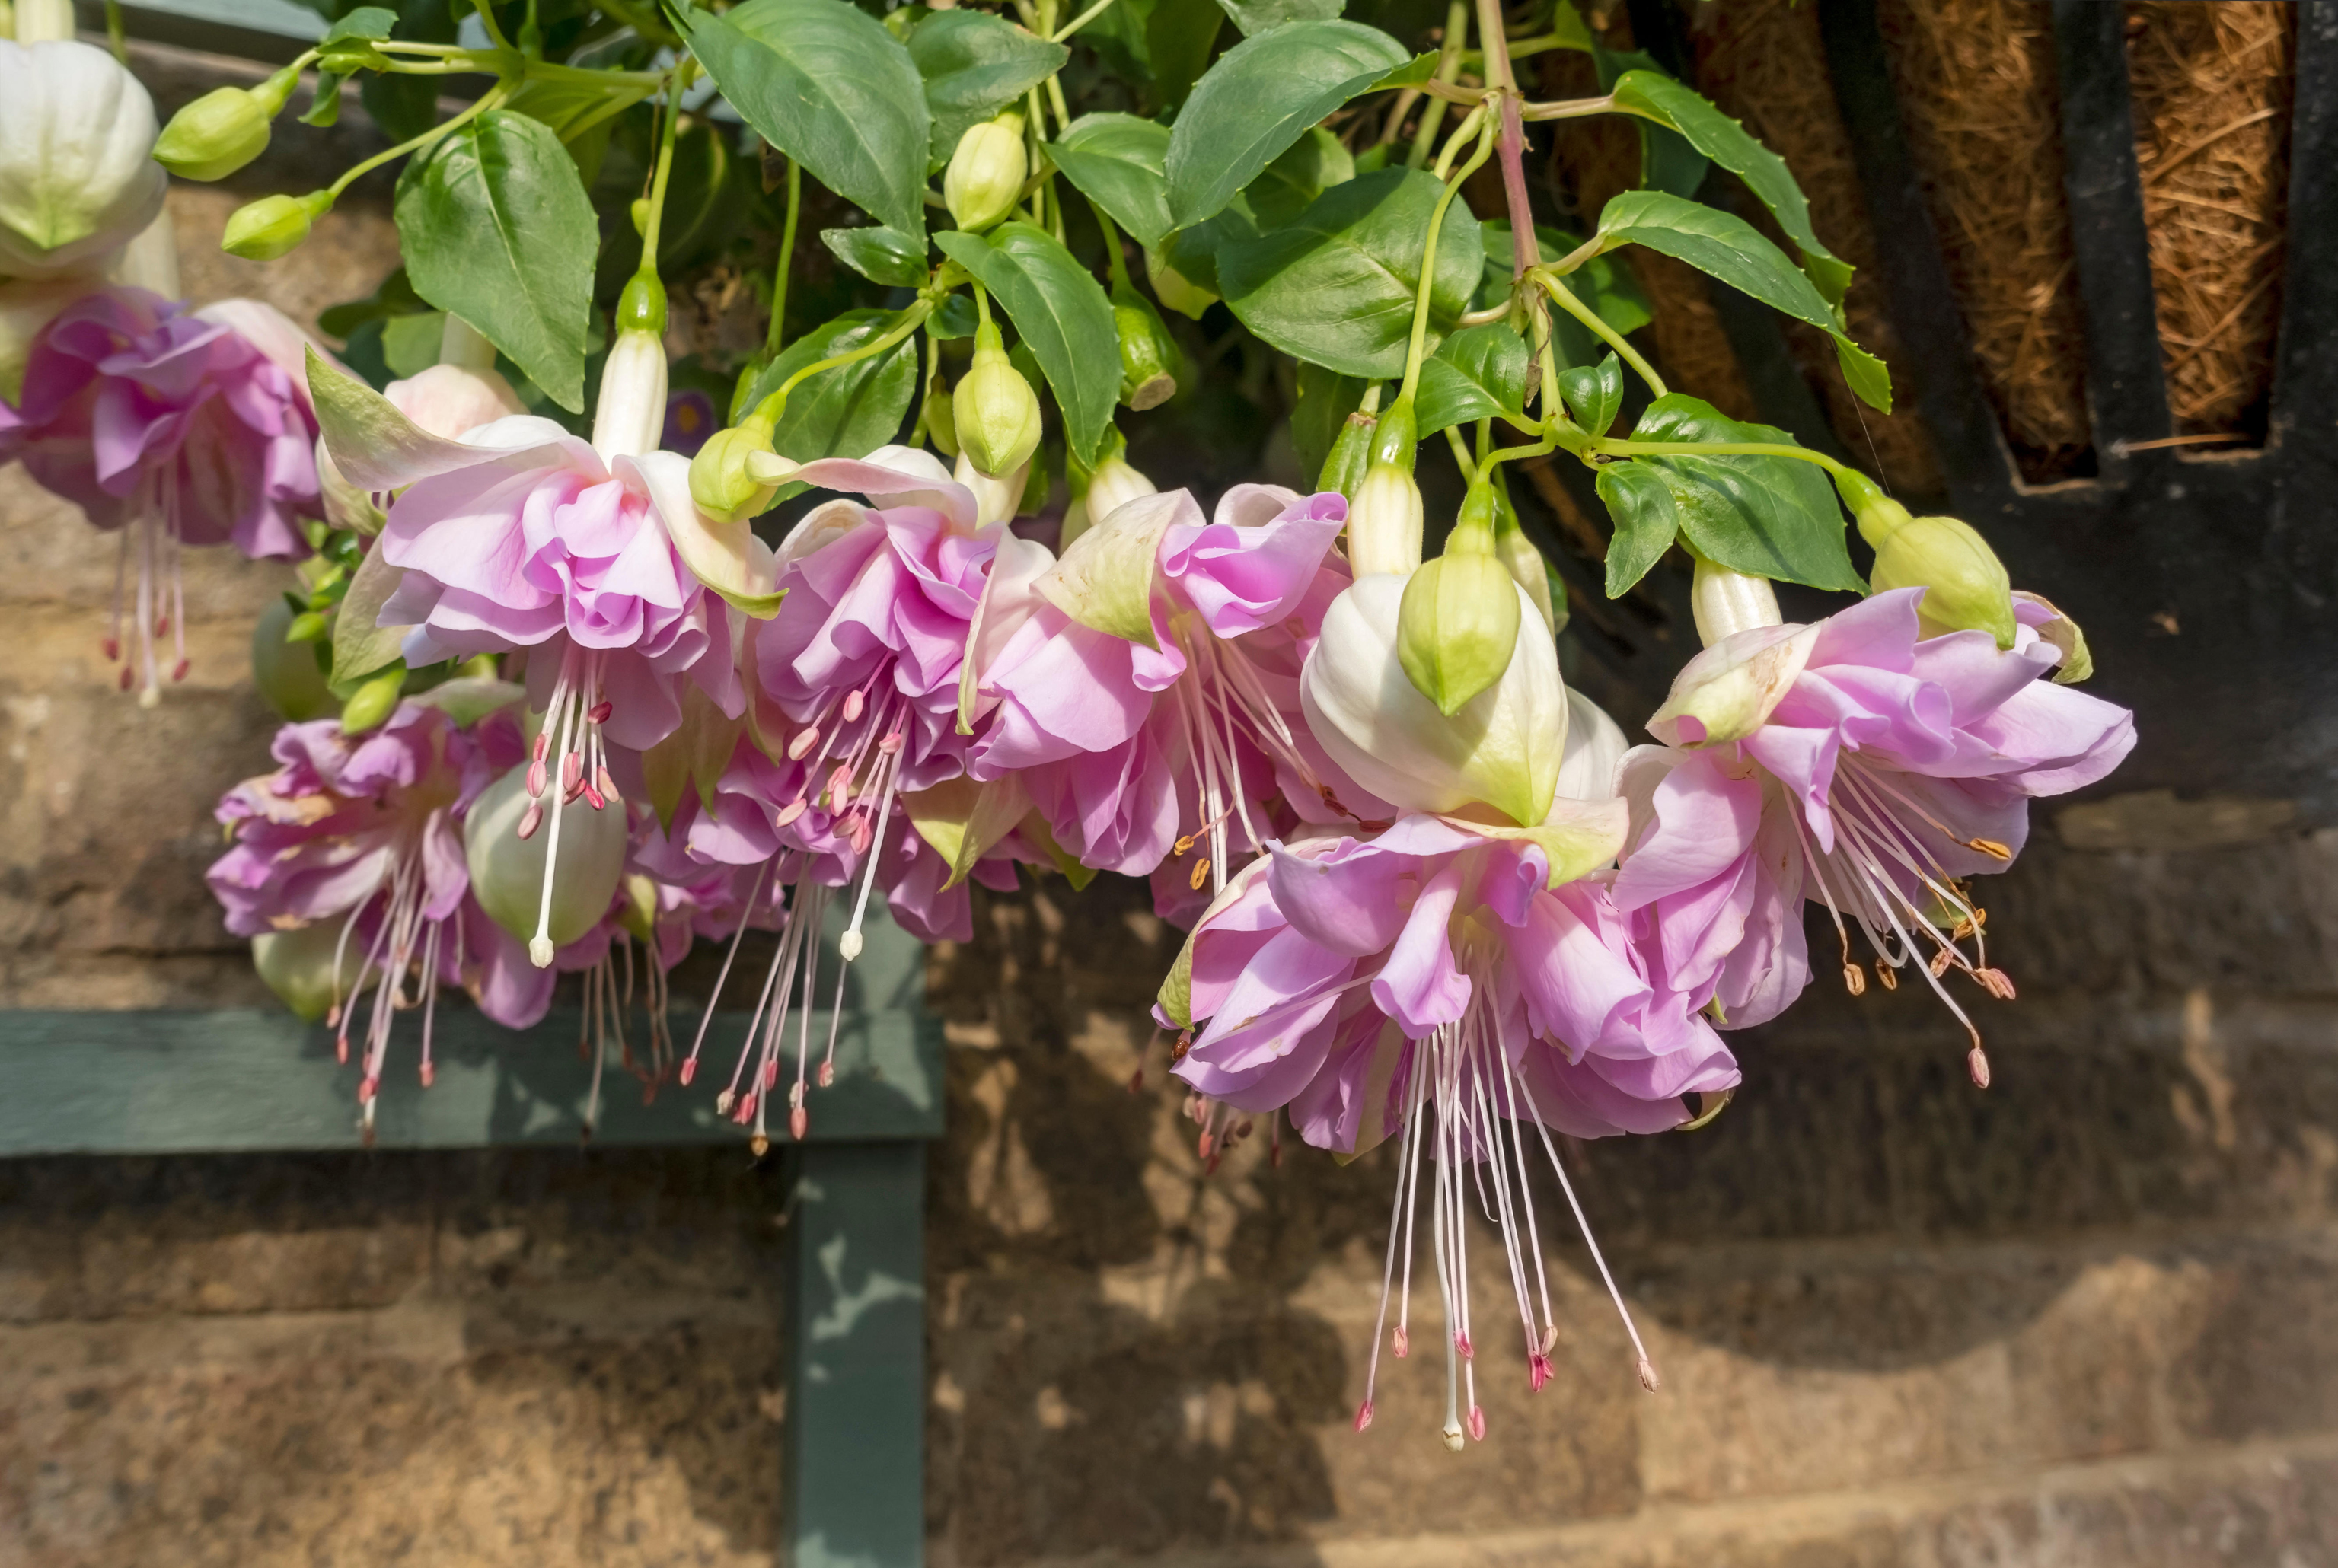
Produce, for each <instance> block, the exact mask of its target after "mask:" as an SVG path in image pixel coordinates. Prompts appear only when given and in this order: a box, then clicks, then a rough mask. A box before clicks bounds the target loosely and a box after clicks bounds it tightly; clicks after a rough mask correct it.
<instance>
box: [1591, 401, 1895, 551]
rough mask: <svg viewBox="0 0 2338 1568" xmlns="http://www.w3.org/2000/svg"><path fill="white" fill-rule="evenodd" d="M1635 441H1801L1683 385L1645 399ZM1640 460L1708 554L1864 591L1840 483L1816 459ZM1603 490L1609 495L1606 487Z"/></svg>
mask: <svg viewBox="0 0 2338 1568" xmlns="http://www.w3.org/2000/svg"><path fill="white" fill-rule="evenodd" d="M1632 439H1634V440H1635V441H1667V442H1671V441H1685V442H1698V443H1705V442H1716V443H1717V442H1763V443H1773V444H1775V445H1778V446H1793V445H1795V442H1794V438H1793V436H1789V435H1787V434H1786V432H1784V431H1783V430H1780V429H1777V428H1775V427H1773V426H1768V425H1745V424H1740V423H1739V422H1738V421H1736V420H1734V419H1731V418H1727V417H1724V416H1723V415H1722V414H1721V413H1719V412H1718V411H1716V410H1715V409H1714V407H1713V405H1711V404H1710V403H1705V402H1702V401H1700V400H1699V399H1697V398H1695V397H1685V396H1683V395H1682V394H1680V393H1678V392H1675V393H1673V394H1672V395H1670V396H1669V397H1659V398H1657V399H1656V400H1655V402H1654V403H1651V404H1650V405H1648V411H1647V412H1646V413H1645V414H1643V415H1642V416H1641V417H1640V423H1639V426H1638V427H1637V428H1636V429H1635V430H1634V431H1633V432H1632ZM1634 466H1645V467H1647V468H1649V469H1652V470H1654V471H1655V475H1656V476H1657V477H1658V478H1660V479H1661V480H1663V481H1664V485H1665V489H1666V490H1668V491H1669V492H1670V493H1671V495H1672V500H1673V505H1674V506H1675V509H1676V510H1677V511H1678V513H1679V515H1680V531H1681V533H1682V534H1684V535H1685V537H1686V538H1687V540H1688V542H1689V543H1690V544H1692V545H1694V546H1695V549H1696V552H1697V554H1700V555H1703V556H1704V558H1705V559H1706V560H1708V561H1714V562H1717V563H1719V564H1722V565H1724V566H1728V567H1733V568H1734V569H1735V570H1737V571H1740V572H1748V573H1753V575H1755V576H1759V577H1769V578H1773V579H1775V580H1777V581H1779V582H1782V583H1807V584H1808V585H1809V586H1811V587H1812V588H1838V589H1846V590H1849V591H1850V592H1852V593H1859V592H1862V591H1863V590H1864V588H1865V587H1866V584H1865V583H1862V582H1861V581H1860V577H1859V573H1857V572H1855V571H1853V570H1852V564H1851V557H1850V555H1849V554H1846V553H1845V551H1844V549H1843V543H1842V541H1843V516H1842V508H1841V507H1840V506H1839V505H1837V504H1836V501H1835V494H1834V486H1833V485H1831V484H1830V483H1828V481H1827V476H1826V472H1825V470H1823V469H1822V468H1821V467H1819V466H1818V465H1816V464H1815V463H1804V462H1802V461H1801V460H1799V459H1797V458H1793V457H1763V456H1714V457H1701V456H1665V457H1642V458H1637V459H1636V460H1635V462H1634ZM1603 477H1604V475H1603ZM1601 494H1602V495H1605V494H1606V486H1605V485H1603V486H1602V489H1601ZM1611 575H1612V573H1611Z"/></svg>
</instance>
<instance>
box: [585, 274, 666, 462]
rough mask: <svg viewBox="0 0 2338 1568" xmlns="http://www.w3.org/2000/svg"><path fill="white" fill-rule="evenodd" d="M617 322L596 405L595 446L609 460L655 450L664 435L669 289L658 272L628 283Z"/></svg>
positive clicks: (594, 416) (620, 304) (643, 275)
mask: <svg viewBox="0 0 2338 1568" xmlns="http://www.w3.org/2000/svg"><path fill="white" fill-rule="evenodd" d="M615 325H616V330H617V340H616V341H615V342H614V343H612V344H610V345H609V358H607V359H606V360H605V361H604V362H603V364H602V367H601V398H600V401H599V402H597V403H595V404H594V407H593V450H594V451H595V452H598V453H599V454H600V455H601V460H602V461H603V462H604V463H607V462H614V460H616V459H617V458H619V457H638V456H641V455H642V454H643V453H644V452H654V451H656V450H657V449H658V440H659V438H660V437H661V436H663V435H664V434H665V390H666V387H665V287H664V285H663V284H661V283H660V282H659V281H658V280H657V274H656V273H654V272H636V273H635V274H634V276H633V278H632V279H629V280H628V281H627V282H626V284H625V291H624V293H623V294H621V295H619V296H618V297H617V311H616V323H615Z"/></svg>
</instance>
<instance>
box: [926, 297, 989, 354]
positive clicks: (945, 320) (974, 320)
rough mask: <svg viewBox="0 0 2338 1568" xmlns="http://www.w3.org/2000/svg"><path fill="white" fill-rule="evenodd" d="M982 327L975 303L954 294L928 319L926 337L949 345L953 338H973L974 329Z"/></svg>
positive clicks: (943, 301)
mask: <svg viewBox="0 0 2338 1568" xmlns="http://www.w3.org/2000/svg"><path fill="white" fill-rule="evenodd" d="M980 325H981V318H980V317H978V316H977V315H976V314H975V309H974V301H973V300H972V299H968V297H967V296H965V295H963V294H952V295H949V296H948V297H946V298H945V299H943V300H942V302H941V303H940V304H939V305H937V306H935V307H934V313H933V314H932V315H930V316H928V317H927V318H926V336H927V337H928V338H932V339H934V341H936V342H937V343H948V342H949V341H951V340H952V339H953V338H971V337H973V336H974V329H975V328H977V326H980Z"/></svg>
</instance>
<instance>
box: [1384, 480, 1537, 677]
mask: <svg viewBox="0 0 2338 1568" xmlns="http://www.w3.org/2000/svg"><path fill="white" fill-rule="evenodd" d="M1521 618H1522V617H1521V614H1520V610H1519V596H1518V587H1517V585H1516V583H1513V582H1512V580H1511V577H1510V569H1509V567H1508V566H1507V565H1505V564H1503V562H1502V559H1501V557H1500V556H1499V555H1498V554H1495V553H1494V492H1493V486H1492V485H1488V484H1487V483H1486V482H1485V481H1483V480H1480V481H1478V483H1477V484H1475V485H1471V486H1470V487H1469V497H1468V498H1467V499H1466V500H1464V501H1463V502H1462V503H1461V517H1460V520H1459V522H1457V523H1456V524H1454V525H1453V532H1452V534H1451V535H1450V536H1449V537H1448V538H1447V540H1446V543H1445V553H1444V554H1442V555H1439V557H1438V558H1437V559H1436V560H1434V561H1431V562H1429V563H1427V564H1424V565H1423V566H1421V567H1420V568H1419V570H1418V571H1416V572H1414V573H1413V574H1412V575H1411V576H1410V578H1408V579H1406V581H1405V585H1404V600H1403V603H1402V607H1401V609H1400V611H1399V612H1398V615H1397V629H1396V656H1397V662H1399V663H1400V664H1402V665H1403V666H1404V672H1405V674H1406V675H1407V676H1409V677H1410V679H1411V681H1412V684H1413V689H1414V690H1415V691H1419V693H1420V694H1421V695H1422V696H1424V697H1426V698H1428V699H1429V701H1432V702H1434V703H1436V704H1437V707H1438V711H1439V712H1441V713H1443V714H1444V715H1445V716H1446V717H1447V718H1451V717H1452V716H1453V715H1454V714H1455V713H1456V712H1458V711H1459V710H1460V707H1461V705H1462V704H1463V703H1465V702H1467V701H1469V699H1471V698H1472V697H1475V696H1476V695H1478V692H1480V691H1484V690H1486V688H1488V686H1491V685H1492V684H1493V683H1494V682H1495V681H1498V680H1500V679H1501V678H1502V672H1503V671H1506V670H1508V668H1509V667H1510V655H1511V653H1512V652H1514V651H1515V650H1516V649H1517V647H1518V624H1519V622H1520V620H1521Z"/></svg>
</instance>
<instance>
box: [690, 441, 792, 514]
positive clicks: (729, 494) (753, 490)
mask: <svg viewBox="0 0 2338 1568" xmlns="http://www.w3.org/2000/svg"><path fill="white" fill-rule="evenodd" d="M769 451H771V434H770V432H768V431H766V430H765V429H763V428H762V427H761V426H759V425H757V424H756V423H755V422H754V421H753V420H752V419H751V420H749V421H748V422H747V423H746V424H744V425H733V426H731V428H729V429H728V430H718V431H716V432H715V433H714V434H713V435H712V436H708V437H707V440H706V445H705V446H701V447H700V448H699V449H698V455H697V456H694V457H693V458H692V459H691V460H690V498H691V499H692V500H693V501H695V502H697V503H698V509H699V510H700V511H702V512H703V513H705V514H706V515H708V516H710V517H712V518H714V519H715V520H716V521H717V522H722V523H736V522H738V521H739V520H740V519H742V518H744V517H752V516H755V515H757V514H759V513H761V511H762V510H763V508H765V507H766V506H769V505H771V495H772V494H773V492H775V491H776V490H777V489H778V488H779V486H777V485H762V484H758V483H757V482H756V480H755V476H754V475H752V474H750V473H749V472H748V471H747V462H748V459H749V458H751V457H752V456H755V455H756V454H758V453H765V452H769Z"/></svg>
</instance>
